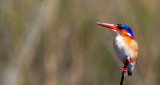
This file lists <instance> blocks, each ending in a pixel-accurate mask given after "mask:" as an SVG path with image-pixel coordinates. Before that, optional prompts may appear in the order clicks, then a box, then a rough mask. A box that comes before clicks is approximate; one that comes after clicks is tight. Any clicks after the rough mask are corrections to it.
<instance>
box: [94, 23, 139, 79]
mask: <svg viewBox="0 0 160 85" xmlns="http://www.w3.org/2000/svg"><path fill="white" fill-rule="evenodd" d="M96 24H97V25H100V26H102V27H106V28H110V29H112V30H113V31H114V32H115V34H116V35H115V37H114V40H113V47H114V50H115V53H116V55H117V56H118V58H119V59H120V61H121V62H122V63H123V64H124V67H123V69H122V70H123V71H124V72H127V73H128V75H129V76H131V75H132V73H133V70H134V67H135V64H136V62H137V58H138V44H137V42H136V41H135V39H134V35H133V31H132V29H131V28H130V27H129V26H127V25H126V24H124V23H116V24H109V23H102V22H97V23H96Z"/></svg>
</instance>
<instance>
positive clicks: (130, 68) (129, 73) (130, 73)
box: [127, 62, 135, 76]
mask: <svg viewBox="0 0 160 85" xmlns="http://www.w3.org/2000/svg"><path fill="white" fill-rule="evenodd" d="M134 66H135V64H134V63H132V62H129V64H128V66H127V68H128V75H129V76H132V73H133V70H134Z"/></svg>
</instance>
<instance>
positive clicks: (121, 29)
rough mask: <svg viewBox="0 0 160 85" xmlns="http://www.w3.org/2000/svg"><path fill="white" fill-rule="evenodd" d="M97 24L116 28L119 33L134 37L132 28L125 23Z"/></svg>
mask: <svg viewBox="0 0 160 85" xmlns="http://www.w3.org/2000/svg"><path fill="white" fill-rule="evenodd" d="M97 24H98V25H100V26H103V27H106V28H110V29H112V30H114V31H115V32H116V33H117V34H118V35H121V36H129V37H131V38H132V39H133V38H134V35H133V32H132V29H131V28H130V27H129V26H127V25H126V24H124V23H116V24H108V23H101V22H97Z"/></svg>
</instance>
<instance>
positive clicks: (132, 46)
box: [122, 35, 138, 62]
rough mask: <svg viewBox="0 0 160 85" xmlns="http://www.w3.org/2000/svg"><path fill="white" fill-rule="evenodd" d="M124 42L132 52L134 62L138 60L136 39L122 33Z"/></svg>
mask: <svg viewBox="0 0 160 85" xmlns="http://www.w3.org/2000/svg"><path fill="white" fill-rule="evenodd" d="M122 38H123V41H124V43H126V45H127V47H128V49H129V50H130V51H131V53H132V55H133V56H132V58H133V59H132V62H136V60H137V57H138V45H137V42H136V41H135V40H133V39H132V38H131V37H130V36H126V35H122Z"/></svg>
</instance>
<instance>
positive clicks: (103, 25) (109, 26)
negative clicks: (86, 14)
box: [96, 22, 117, 30]
mask: <svg viewBox="0 0 160 85" xmlns="http://www.w3.org/2000/svg"><path fill="white" fill-rule="evenodd" d="M96 24H97V25H100V26H102V27H106V28H110V29H114V30H117V27H116V26H115V25H114V24H108V23H102V22H96Z"/></svg>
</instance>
